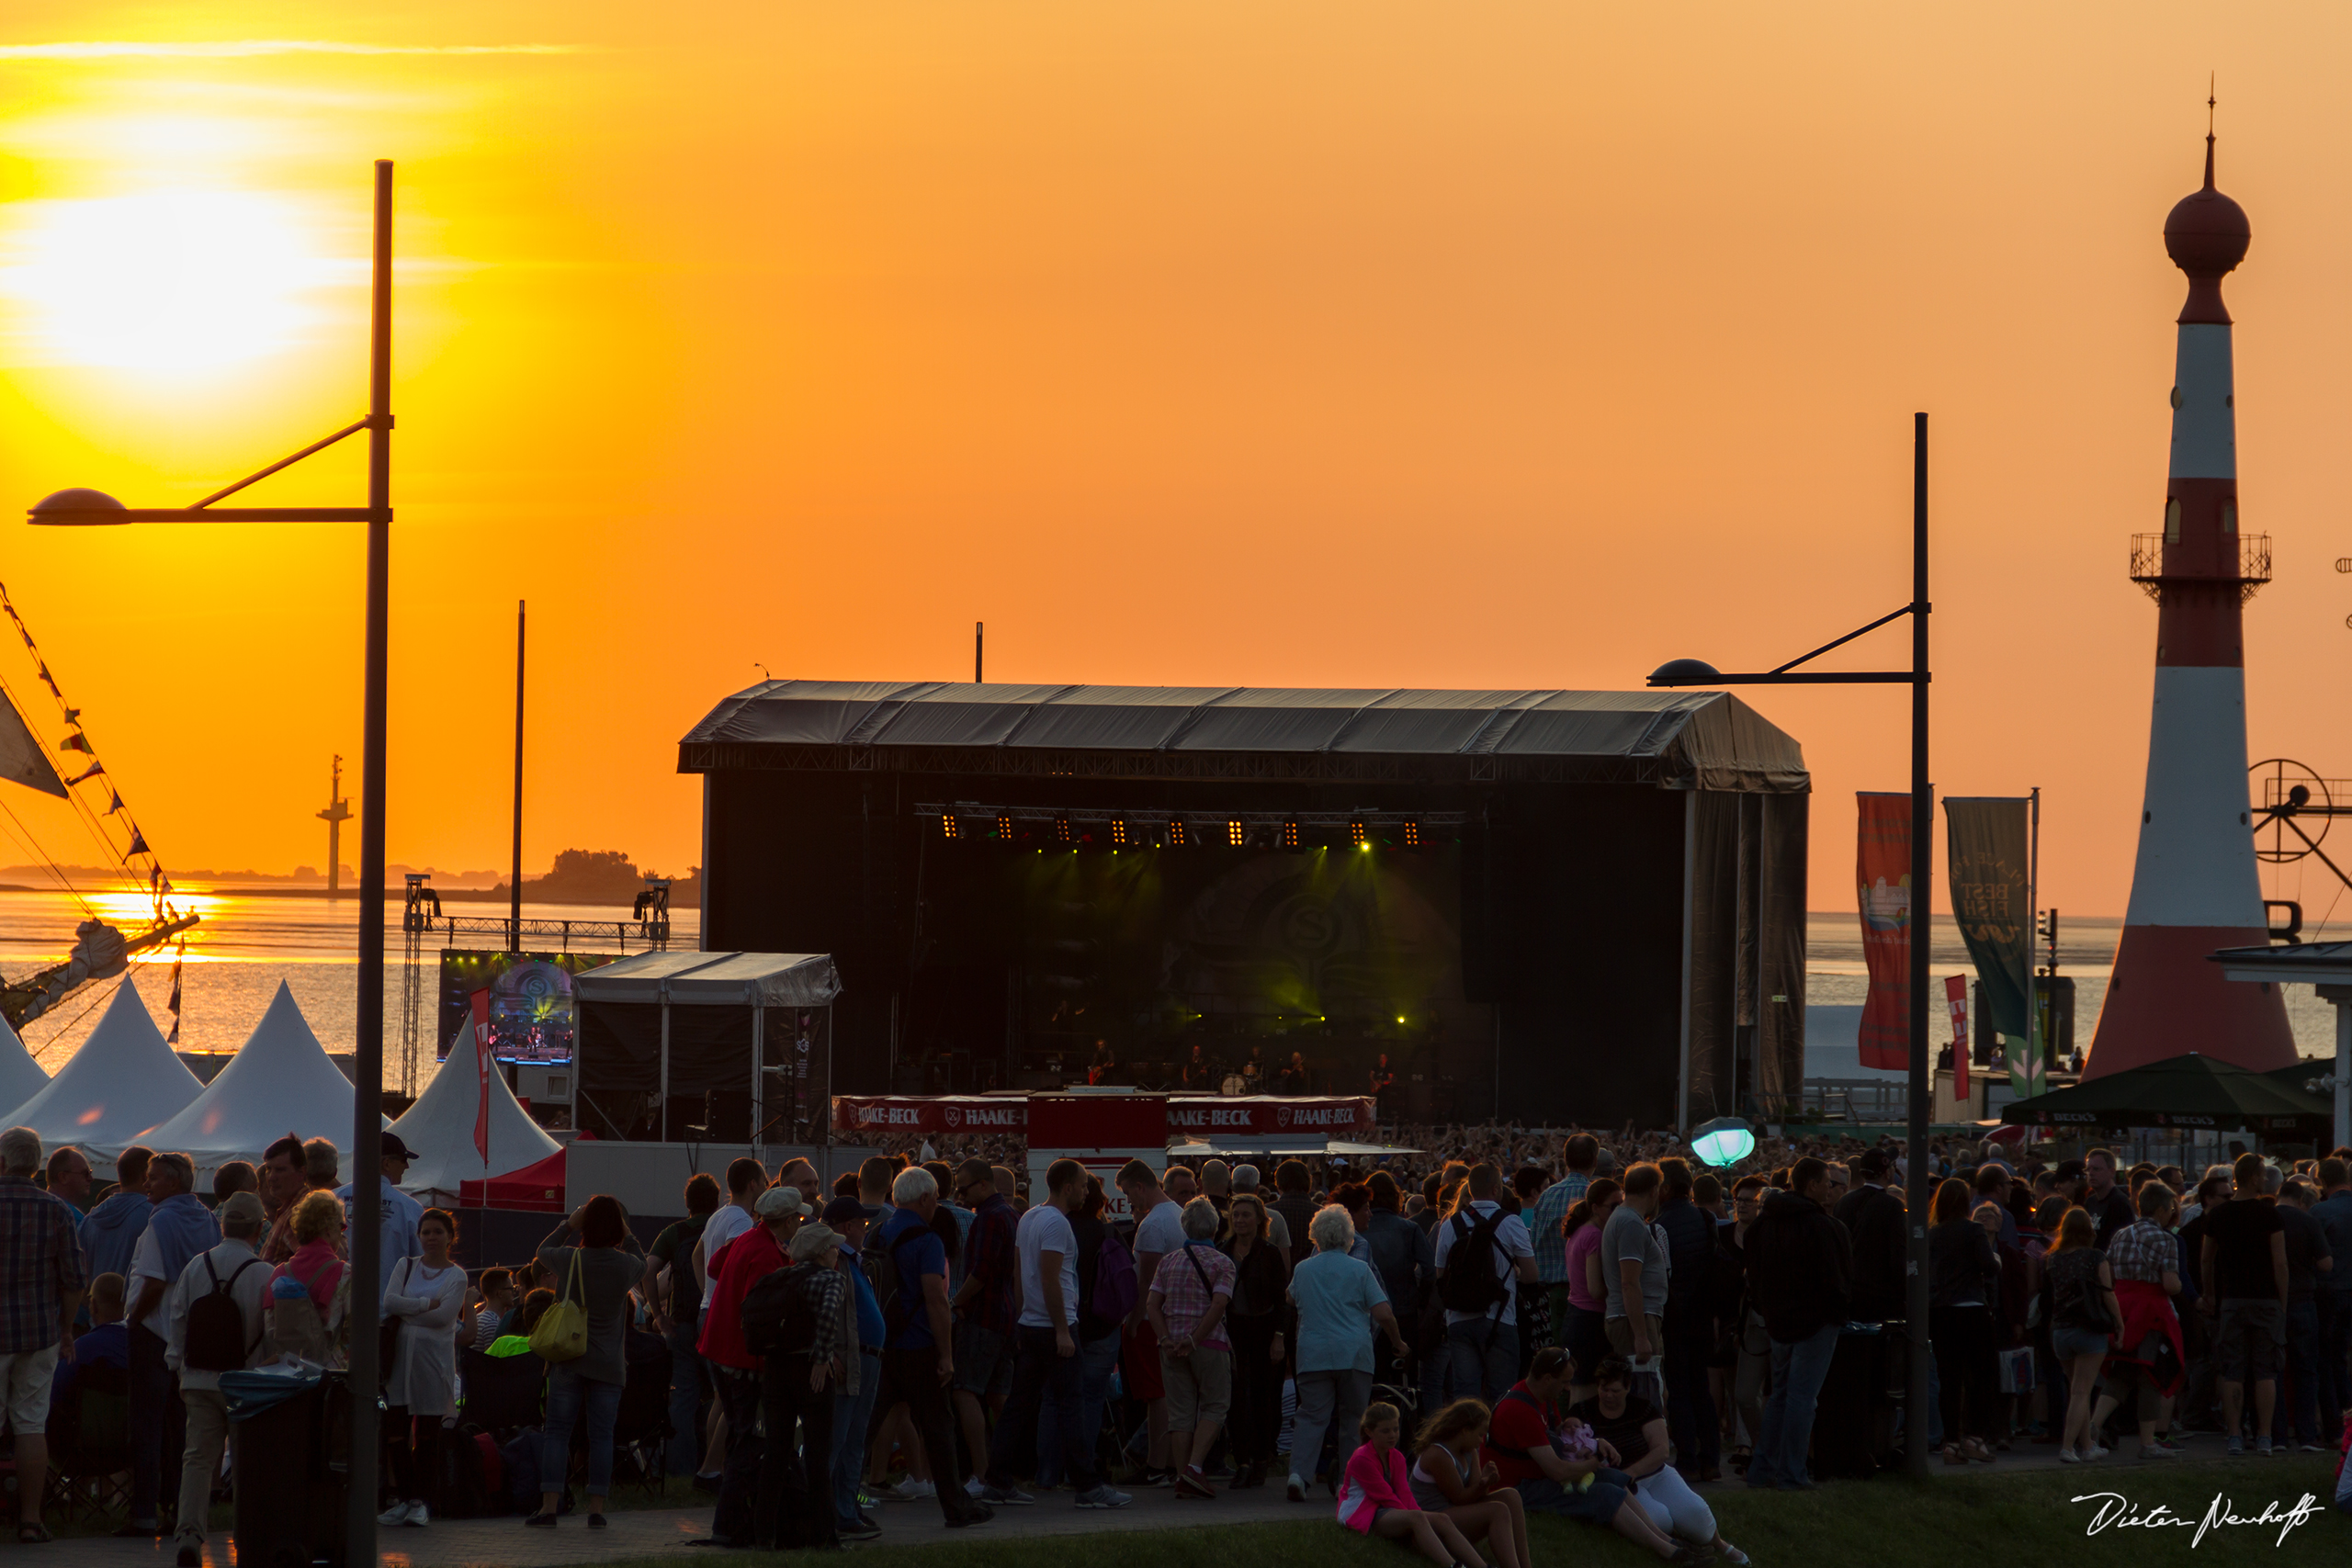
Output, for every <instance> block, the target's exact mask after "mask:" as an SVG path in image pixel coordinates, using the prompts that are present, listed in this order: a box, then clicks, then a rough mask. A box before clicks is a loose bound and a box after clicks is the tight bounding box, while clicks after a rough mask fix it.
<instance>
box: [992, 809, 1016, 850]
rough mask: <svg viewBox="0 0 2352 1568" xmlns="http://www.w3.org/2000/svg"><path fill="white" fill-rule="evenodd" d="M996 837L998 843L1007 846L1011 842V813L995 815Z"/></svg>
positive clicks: (1004, 812)
mask: <svg viewBox="0 0 2352 1568" xmlns="http://www.w3.org/2000/svg"><path fill="white" fill-rule="evenodd" d="M996 836H997V841H998V842H999V843H1004V844H1009V843H1011V842H1012V812H1010V811H1000V812H998V813H997V814H996Z"/></svg>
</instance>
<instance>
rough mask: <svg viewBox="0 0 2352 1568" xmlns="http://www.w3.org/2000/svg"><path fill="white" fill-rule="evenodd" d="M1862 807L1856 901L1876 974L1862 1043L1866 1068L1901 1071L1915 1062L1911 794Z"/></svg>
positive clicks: (1864, 796)
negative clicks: (1912, 1025)
mask: <svg viewBox="0 0 2352 1568" xmlns="http://www.w3.org/2000/svg"><path fill="white" fill-rule="evenodd" d="M1855 803H1856V805H1857V806H1858V807H1860V818H1861V821H1860V830H1859V834H1858V840H1859V842H1858V845H1857V850H1856V854H1855V868H1854V880H1855V882H1856V883H1857V884H1858V885H1859V886H1858V887H1857V890H1856V895H1855V897H1856V900H1857V902H1858V904H1859V906H1860V909H1861V915H1862V958H1863V961H1864V962H1865V963H1867V964H1869V965H1870V971H1871V985H1870V991H1869V993H1868V994H1867V995H1866V996H1865V997H1864V998H1863V1001H1862V1023H1861V1030H1860V1034H1859V1035H1858V1036H1857V1037H1856V1041H1855V1043H1856V1044H1857V1045H1858V1046H1859V1047H1860V1055H1861V1062H1862V1066H1865V1067H1875V1068H1877V1069H1879V1070H1881V1071H1892V1072H1901V1071H1902V1070H1903V1069H1904V1068H1905V1067H1907V1066H1910V1065H1911V797H1910V796H1909V795H1874V794H1871V793H1870V792H1868V791H1864V792H1861V793H1860V794H1858V795H1856V796H1855Z"/></svg>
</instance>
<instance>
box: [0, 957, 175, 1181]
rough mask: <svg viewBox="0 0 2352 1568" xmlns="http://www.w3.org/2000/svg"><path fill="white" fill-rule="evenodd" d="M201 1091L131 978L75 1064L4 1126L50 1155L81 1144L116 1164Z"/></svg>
mask: <svg viewBox="0 0 2352 1568" xmlns="http://www.w3.org/2000/svg"><path fill="white" fill-rule="evenodd" d="M203 1091H204V1086H203V1085H202V1084H200V1083H198V1082H197V1081H196V1075H195V1074H194V1073H191V1072H189V1071H188V1070H187V1067H186V1066H182V1065H181V1063H180V1059H179V1058H178V1057H177V1056H175V1055H172V1048H171V1047H170V1046H168V1045H166V1044H164V1033H163V1031H161V1030H159V1029H157V1028H156V1027H155V1021H154V1020H153V1019H152V1018H150V1017H149V1016H148V1015H147V1004H146V1003H145V1002H143V1001H141V1000H140V999H139V987H138V986H137V985H135V984H134V983H133V982H132V981H131V979H130V976H127V975H126V976H123V981H122V984H121V985H119V986H118V987H115V993H114V999H113V1000H112V1001H109V1002H108V1003H107V1010H106V1014H105V1016H104V1017H102V1018H100V1019H99V1020H98V1026H97V1027H96V1029H94V1030H92V1031H90V1037H89V1038H88V1039H87V1040H85V1041H84V1042H82V1048H81V1049H80V1050H79V1051H76V1052H74V1059H73V1060H72V1061H69V1062H67V1063H66V1064H65V1065H64V1066H62V1067H60V1068H59V1069H58V1070H57V1076H56V1077H53V1078H51V1079H50V1080H49V1086H48V1087H47V1088H46V1089H41V1090H40V1091H39V1092H37V1093H36V1094H34V1095H33V1097H32V1098H31V1099H30V1100H26V1101H25V1102H24V1103H23V1104H22V1105H19V1106H17V1109H16V1110H14V1111H10V1112H9V1113H8V1115H7V1116H6V1118H5V1123H6V1125H8V1126H12V1127H19V1126H21V1127H30V1128H31V1129H32V1130H33V1131H34V1132H36V1133H39V1134H40V1141H41V1143H42V1145H44V1146H45V1147H47V1148H51V1149H56V1148H61V1147H62V1146H64V1145H67V1144H78V1145H81V1146H82V1147H83V1148H84V1149H85V1150H90V1151H94V1152H96V1153H97V1154H100V1155H103V1156H108V1157H111V1156H114V1155H116V1154H118V1153H119V1152H120V1151H121V1150H122V1149H123V1148H124V1147H125V1146H126V1145H130V1144H134V1143H137V1142H138V1141H139V1134H141V1133H143V1132H145V1131H146V1130H147V1129H148V1128H150V1127H152V1126H153V1125H154V1124H155V1123H156V1122H161V1121H163V1120H164V1119H165V1118H167V1117H170V1116H173V1115H176V1114H177V1113H178V1111H179V1110H180V1108H181V1107H182V1106H184V1105H186V1104H187V1102H188V1101H190V1100H194V1099H195V1098H196V1097H197V1096H198V1094H201V1093H202V1092H203Z"/></svg>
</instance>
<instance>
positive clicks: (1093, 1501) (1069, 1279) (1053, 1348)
mask: <svg viewBox="0 0 2352 1568" xmlns="http://www.w3.org/2000/svg"><path fill="white" fill-rule="evenodd" d="M1085 1196H1086V1168H1085V1167H1084V1166H1082V1165H1080V1164H1079V1163H1078V1161H1076V1160H1074V1159H1057V1160H1056V1161H1055V1162H1054V1163H1053V1165H1052V1166H1051V1168H1048V1169H1047V1170H1046V1201H1044V1202H1042V1203H1033V1204H1031V1205H1030V1207H1029V1211H1028V1212H1027V1213H1024V1214H1023V1215H1022V1216H1021V1223H1020V1224H1019V1225H1018V1226H1016V1227H1015V1228H1014V1231H1013V1251H1014V1253H1015V1254H1016V1256H1017V1257H1018V1258H1019V1259H1020V1268H1021V1317H1020V1320H1019V1324H1018V1325H1017V1326H1016V1327H1015V1328H1014V1330H1013V1337H1014V1341H1015V1343H1016V1345H1017V1347H1018V1348H1017V1351H1016V1353H1015V1357H1014V1360H1013V1363H1012V1391H1011V1392H1010V1393H1007V1394H1006V1395H1005V1397H1004V1411H1003V1414H1002V1415H1001V1416H999V1417H998V1418H997V1425H996V1439H995V1441H994V1442H993V1443H992V1444H991V1445H990V1447H989V1465H988V1474H987V1476H986V1478H985V1480H984V1483H983V1484H982V1485H981V1487H980V1493H979V1496H980V1501H981V1502H983V1503H986V1504H988V1505H989V1506H990V1507H1000V1506H1003V1505H1005V1504H1008V1503H1034V1502H1035V1501H1036V1499H1035V1497H1033V1496H1031V1495H1029V1494H1028V1493H1026V1492H1023V1491H1022V1490H1021V1489H1020V1488H1019V1487H1018V1486H1016V1485H1014V1484H1013V1477H1014V1476H1016V1475H1035V1473H1036V1472H1037V1416H1038V1412H1039V1411H1040V1409H1041V1408H1042V1407H1043V1406H1044V1404H1045V1401H1046V1398H1047V1397H1051V1398H1052V1400H1053V1402H1054V1424H1055V1426H1056V1427H1057V1429H1058V1431H1059V1433H1060V1436H1061V1440H1062V1472H1063V1473H1064V1474H1065V1475H1067V1476H1068V1477H1069V1483H1070V1486H1071V1487H1072V1489H1074V1490H1075V1491H1076V1492H1077V1493H1078V1506H1080V1507H1081V1508H1124V1507H1125V1506H1127V1505H1128V1504H1129V1503H1132V1502H1134V1501H1135V1499H1134V1498H1132V1497H1130V1496H1128V1495H1126V1494H1125V1493H1124V1492H1114V1491H1113V1490H1112V1489H1111V1488H1110V1487H1109V1486H1108V1485H1106V1484H1105V1483H1103V1477H1102V1473H1101V1472H1099V1471H1097V1470H1096V1469H1095V1465H1094V1454H1093V1451H1092V1445H1091V1444H1090V1443H1087V1442H1083V1441H1081V1440H1080V1436H1079V1431H1080V1428H1079V1421H1078V1406H1079V1368H1078V1336H1077V1334H1076V1333H1075V1332H1074V1331H1075V1329H1076V1327H1077V1325H1078V1233H1077V1232H1076V1231H1075V1230H1073V1229H1072V1228H1071V1227H1070V1223H1069V1216H1070V1212H1071V1211H1072V1210H1074V1209H1076V1208H1077V1207H1078V1205H1079V1203H1080V1200H1082V1199H1083V1198H1084V1197H1085Z"/></svg>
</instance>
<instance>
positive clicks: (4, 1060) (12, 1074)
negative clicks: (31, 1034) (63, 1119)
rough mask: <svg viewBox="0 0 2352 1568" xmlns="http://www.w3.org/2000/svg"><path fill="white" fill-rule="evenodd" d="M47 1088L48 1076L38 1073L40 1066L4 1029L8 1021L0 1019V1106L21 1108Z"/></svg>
mask: <svg viewBox="0 0 2352 1568" xmlns="http://www.w3.org/2000/svg"><path fill="white" fill-rule="evenodd" d="M48 1087H49V1075H48V1074H47V1073H45V1072H42V1071H41V1070H40V1063H39V1062H36V1061H34V1060H33V1054H32V1053H31V1052H29V1051H28V1050H26V1049H25V1043H24V1042H23V1041H22V1040H19V1039H17V1032H16V1031H15V1030H13V1029H11V1028H9V1027H8V1021H7V1020H6V1019H5V1018H0V1105H22V1104H23V1103H24V1102H25V1101H26V1100H30V1099H31V1098H32V1097H33V1096H35V1095H37V1094H39V1093H40V1091H41V1090H43V1089H47V1088H48ZM7 1124H8V1125H14V1123H7Z"/></svg>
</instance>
